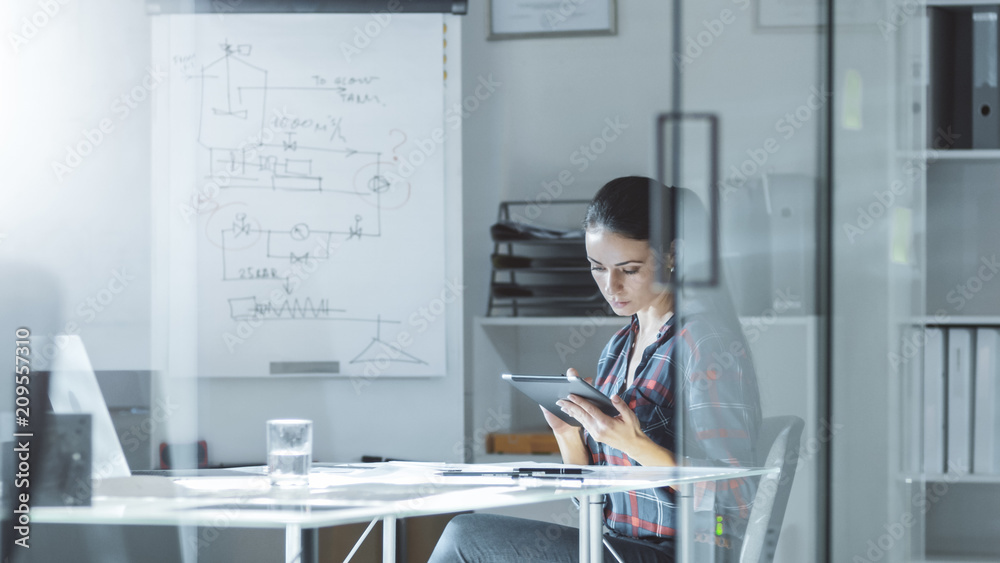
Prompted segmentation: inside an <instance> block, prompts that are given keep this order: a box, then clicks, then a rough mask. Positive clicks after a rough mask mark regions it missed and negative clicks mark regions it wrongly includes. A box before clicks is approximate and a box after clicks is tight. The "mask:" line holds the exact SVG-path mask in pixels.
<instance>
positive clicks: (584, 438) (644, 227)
mask: <svg viewBox="0 0 1000 563" xmlns="http://www.w3.org/2000/svg"><path fill="white" fill-rule="evenodd" d="M652 182H653V180H650V179H649V178H641V177H634V176H633V177H626V178H618V179H616V180H612V181H611V182H609V183H608V184H606V185H605V186H604V187H603V188H601V189H600V191H598V193H597V195H596V196H595V197H594V199H593V201H592V202H591V203H590V206H589V207H588V209H587V216H586V219H585V220H584V228H585V230H586V239H585V240H586V249H587V258H588V260H589V261H590V264H591V270H592V272H593V276H594V280H595V281H596V282H597V284H598V287H599V288H600V290H601V292H602V293H603V295H604V298H605V299H606V300H607V301H608V303H609V304H610V305H611V308H612V309H613V310H614V312H615V313H616V314H618V315H621V316H629V317H631V322H630V323H629V325H628V326H626V327H625V328H623V329H622V330H620V331H619V332H618V333H617V334H615V336H614V337H612V338H611V341H610V342H608V344H607V346H605V348H604V351H603V352H602V353H601V357H600V360H599V361H598V365H597V380H596V381H597V383H596V385H595V386H596V387H597V388H598V389H600V390H601V391H602V392H604V393H605V394H606V395H608V396H609V397H611V399H612V402H613V403H614V405H615V407H616V408H617V409H618V413H619V414H618V416H614V417H612V416H607V415H605V414H604V413H602V412H601V411H600V410H599V409H598V408H596V407H595V406H594V405H592V404H591V403H590V402H589V401H587V400H585V399H583V398H580V397H577V396H575V395H571V396H570V398H569V399H568V400H564V401H560V402H559V403H558V404H559V406H560V407H561V408H562V410H563V411H564V412H566V413H568V414H569V415H570V416H572V417H573V418H575V419H576V420H578V421H579V422H580V423H581V424H582V429H581V428H579V427H575V426H571V425H569V424H567V423H565V422H563V421H562V420H560V419H559V418H558V417H556V416H555V415H553V414H552V413H550V412H548V411H545V409H543V414H544V415H545V420H546V421H547V422H548V424H549V426H551V427H552V431H553V432H554V433H555V435H556V440H557V442H558V444H559V450H560V452H561V454H562V458H563V461H564V462H565V463H572V464H579V465H589V464H594V465H644V466H674V465H678V463H681V464H683V465H736V466H741V465H747V466H750V465H754V460H755V457H754V451H753V443H754V442H755V440H756V435H757V427H758V425H759V423H760V399H759V396H758V391H757V382H756V377H755V375H754V371H753V367H752V363H751V361H750V357H749V351H748V349H747V346H746V341H745V339H744V338H743V336H742V331H741V330H740V327H739V324H738V321H737V319H736V316H735V313H734V312H733V309H732V305H731V303H730V302H729V299H728V297H726V295H725V292H724V291H722V290H716V291H713V292H711V293H708V292H703V293H701V294H700V295H691V296H689V295H687V294H685V295H684V302H683V303H684V325H683V327H682V328H680V329H678V327H677V326H676V324H677V323H676V319H675V316H674V310H675V301H674V298H675V295H674V294H673V293H671V292H669V291H657V290H656V289H655V288H654V286H653V282H654V279H655V272H656V269H657V267H658V265H659V260H658V257H657V256H656V253H655V252H654V251H653V250H652V248H651V247H650V245H649V220H648V214H649V190H650V186H651V185H656V186H659V188H661V189H677V188H666V187H664V186H662V185H658V184H653V183H652ZM677 190H678V192H677V194H678V206H679V208H680V209H681V212H682V216H683V217H684V221H685V226H686V227H690V226H691V224H692V223H699V222H700V223H704V221H703V216H704V211H703V209H702V208H701V205H700V202H698V200H697V197H695V196H694V194H693V193H691V192H690V191H688V190H683V189H677ZM689 246H690V245H681V246H680V248H688V247H689ZM681 259H682V257H681V256H673V255H672V256H669V257H667V258H666V260H667V261H668V264H669V265H670V266H671V271H673V266H674V261H675V260H678V261H679V260H681ZM568 372H569V373H572V374H574V375H577V374H576V370H575V369H572V368H571V369H570V370H568ZM678 372H679V373H680V374H681V375H682V376H683V378H682V380H683V381H684V384H683V389H682V390H681V391H682V393H683V398H684V401H685V403H684V404H685V409H686V410H685V413H686V415H685V417H684V423H685V425H684V428H683V431H684V436H685V456H684V459H683V460H678V459H677V457H676V456H675V455H674V452H675V451H676V446H675V436H676V431H677V428H676V421H675V406H676V405H675V402H674V400H675V399H674V397H675V396H676V395H677V393H675V390H676V386H677V382H676V379H677V374H678ZM753 493H754V484H753V483H752V482H750V481H747V480H743V479H735V480H729V481H718V482H709V483H705V484H702V485H701V486H698V487H696V490H695V498H694V503H695V510H696V513H695V516H696V517H695V525H694V526H695V527H694V531H695V533H694V540H695V542H699V541H700V542H702V543H703V544H704V545H702V546H700V547H701V548H702V549H711V550H717V549H719V550H724V551H723V552H722V553H720V556H721V558H716V560H717V561H727V560H731V561H735V560H736V559H737V558H738V553H739V550H738V547H739V538H740V537H742V533H743V531H744V530H745V526H746V518H747V516H748V513H749V509H750V500H751V499H752V498H753ZM604 516H605V525H606V527H607V528H608V529H609V530H610V534H609V535H608V536H607V540H608V542H609V543H610V544H611V546H612V547H613V548H614V549H615V551H617V552H618V553H619V554H620V555H621V556H622V558H623V559H624V560H625V561H629V562H646V561H649V562H670V561H673V559H674V557H673V551H674V549H673V547H674V546H673V536H674V531H675V526H676V523H675V503H674V493H673V491H672V489H669V488H666V487H664V488H658V489H648V490H642V491H630V492H624V493H614V494H609V495H606V499H605V508H604ZM717 516H721V519H720V520H717V519H716V517H717ZM540 528H544V533H539V532H540ZM699 531H700V532H701V533H699ZM719 532H721V533H719ZM578 549H579V544H578V536H577V531H576V530H575V529H573V528H566V527H563V526H556V525H553V524H547V525H545V524H540V523H539V522H537V521H532V520H522V519H517V518H507V517H500V516H492V515H481V514H474V515H464V516H459V517H456V518H455V519H453V520H452V522H451V523H450V524H449V525H448V528H447V529H446V530H445V533H444V535H443V536H442V538H441V541H439V543H438V545H437V547H436V548H435V550H434V553H433V555H432V556H431V559H430V561H431V563H444V562H447V561H462V562H473V561H476V562H487V561H489V562H494V561H495V562H501V561H510V562H513V561H552V562H557V561H566V562H570V561H576V560H577V554H578V551H577V550H578ZM696 551H699V552H700V550H696ZM605 557H606V558H608V559H607V560H609V561H610V560H613V559H611V557H612V555H611V554H610V552H608V551H607V550H605Z"/></svg>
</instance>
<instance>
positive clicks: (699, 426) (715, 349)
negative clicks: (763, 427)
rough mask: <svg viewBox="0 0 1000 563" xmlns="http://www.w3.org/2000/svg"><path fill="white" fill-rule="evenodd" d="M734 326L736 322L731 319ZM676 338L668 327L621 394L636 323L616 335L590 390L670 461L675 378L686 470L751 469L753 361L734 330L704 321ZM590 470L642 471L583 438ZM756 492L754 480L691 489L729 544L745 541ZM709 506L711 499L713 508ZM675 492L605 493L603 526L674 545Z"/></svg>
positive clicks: (755, 417) (688, 321) (691, 320)
mask: <svg viewBox="0 0 1000 563" xmlns="http://www.w3.org/2000/svg"><path fill="white" fill-rule="evenodd" d="M733 320H734V322H736V321H735V319H733ZM684 321H685V322H684V325H683V328H682V329H681V330H680V331H679V333H678V331H677V328H676V326H675V317H671V318H670V319H669V320H668V321H667V322H666V323H664V325H663V326H662V327H661V329H660V332H659V333H658V334H657V338H656V342H655V343H653V344H651V345H650V346H649V347H647V348H646V349H645V350H644V351H643V352H642V355H641V359H639V360H638V361H639V365H638V366H637V368H636V370H635V380H634V382H633V384H632V386H631V387H629V388H627V389H626V388H625V383H626V380H627V374H628V371H627V370H628V367H627V366H628V354H629V350H630V349H631V347H632V342H633V341H634V340H635V338H636V337H637V335H638V332H639V321H638V319H637V317H635V316H634V315H633V316H632V322H631V323H630V324H629V325H628V326H626V327H624V328H622V329H621V330H620V331H618V333H617V334H615V336H614V337H612V339H611V341H610V342H608V344H607V346H605V348H604V351H603V352H602V353H601V358H600V360H599V361H598V364H597V379H596V381H597V383H596V387H597V388H598V389H600V390H601V391H602V392H604V393H605V394H606V395H608V396H611V394H612V393H615V394H617V395H619V396H621V397H622V399H624V400H625V403H626V404H628V406H629V408H631V409H632V410H633V411H634V412H635V414H636V416H637V417H638V419H639V423H640V424H641V425H642V430H643V432H645V433H646V435H647V436H649V437H650V438H651V439H652V440H653V441H654V442H655V443H657V444H659V445H660V446H662V447H664V448H666V449H667V450H670V451H671V452H676V451H677V450H676V447H675V438H676V422H675V413H676V409H675V395H676V392H677V390H676V385H677V384H676V380H675V377H676V375H675V374H676V372H677V370H680V373H681V374H682V375H683V376H684V379H683V380H684V382H685V383H684V388H683V390H682V391H683V393H685V397H684V398H685V402H686V405H687V406H686V416H685V418H686V420H685V421H684V422H685V426H684V429H685V430H684V432H685V434H684V436H685V444H686V448H685V450H686V451H685V456H684V459H683V460H678V462H679V463H682V464H684V465H700V466H705V465H709V466H720V465H729V466H753V465H755V464H754V459H755V456H754V443H755V442H756V439H757V428H758V427H759V425H760V418H761V415H760V397H759V393H758V389H757V380H756V377H755V374H754V370H753V365H752V362H751V360H750V354H749V352H748V350H747V349H746V347H745V342H746V341H745V339H743V337H742V334H741V333H735V332H734V330H740V327H739V325H738V324H737V325H736V326H735V327H725V326H719V323H713V322H709V320H708V319H707V318H705V317H702V316H697V315H696V316H691V317H686V318H685V319H684ZM584 439H585V440H586V444H587V447H588V449H589V451H590V455H591V460H592V463H594V464H596V465H639V463H638V462H636V461H634V460H633V459H631V458H630V457H629V456H628V455H627V454H625V453H624V452H622V451H620V450H617V449H615V448H612V447H609V446H608V445H606V444H602V443H600V442H597V441H596V440H594V439H593V437H591V436H590V435H589V433H586V432H584ZM755 489H756V484H755V482H754V480H747V479H732V480H726V481H712V482H707V483H705V484H703V485H702V486H701V487H699V488H697V489H696V492H695V497H696V498H695V504H696V505H698V504H699V503H701V504H704V501H705V500H706V499H705V498H699V497H702V496H703V495H706V494H707V495H709V496H708V497H707V501H708V502H709V503H710V504H709V510H713V511H714V512H712V513H711V515H712V523H713V524H714V523H715V518H714V515H716V514H717V515H721V516H723V519H724V520H723V526H724V527H725V529H726V531H727V534H726V535H730V534H732V535H733V536H734V537H737V538H739V537H742V533H743V530H745V527H746V519H747V517H748V515H749V511H750V505H751V503H752V500H753V495H754V492H755ZM713 496H714V499H713V498H712V497H713ZM675 512H676V511H675V498H674V492H673V491H672V490H670V489H668V488H666V487H663V488H657V489H646V490H639V491H629V492H623V493H612V494H609V495H607V496H606V497H605V508H604V517H605V524H606V525H607V527H608V528H609V529H610V530H612V531H613V532H615V533H617V534H620V535H623V536H629V537H633V538H643V539H650V540H657V539H662V538H663V537H672V536H674V535H675V527H676V523H675V518H676V515H675Z"/></svg>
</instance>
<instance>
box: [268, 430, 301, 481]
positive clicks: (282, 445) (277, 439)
mask: <svg viewBox="0 0 1000 563" xmlns="http://www.w3.org/2000/svg"><path fill="white" fill-rule="evenodd" d="M311 465H312V421H311V420H297V419H279V420H268V421H267V473H268V475H270V476H271V484H272V485H274V486H277V487H308V486H309V467H310V466H311Z"/></svg>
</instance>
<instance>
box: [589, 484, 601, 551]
mask: <svg viewBox="0 0 1000 563" xmlns="http://www.w3.org/2000/svg"><path fill="white" fill-rule="evenodd" d="M602 496H603V495H590V496H588V497H587V512H589V513H590V514H589V515H588V516H589V518H590V538H589V540H590V561H591V563H604V503H603V502H601V497H602Z"/></svg>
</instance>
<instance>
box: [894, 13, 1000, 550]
mask: <svg viewBox="0 0 1000 563" xmlns="http://www.w3.org/2000/svg"><path fill="white" fill-rule="evenodd" d="M998 14H1000V4H998V3H996V2H994V3H988V2H979V1H975V0H968V1H965V2H961V1H954V0H930V1H928V2H927V3H926V11H925V13H924V15H925V18H926V19H925V22H926V25H925V26H920V27H918V28H916V29H918V30H919V33H920V35H919V36H918V37H914V39H913V41H912V43H910V44H905V43H904V44H901V45H900V47H901V53H903V55H904V57H903V58H902V59H901V60H905V61H914V65H913V66H914V68H919V69H922V70H921V71H919V72H916V73H915V74H917V75H919V78H921V80H918V81H916V82H917V83H918V84H919V85H922V86H923V88H917V89H914V91H913V92H912V94H911V93H907V92H904V94H903V96H901V97H900V98H899V105H900V107H901V108H911V107H912V108H913V112H912V119H909V120H907V119H904V120H902V121H903V123H902V125H903V126H904V128H906V127H909V128H910V129H911V131H912V132H913V133H914V134H913V135H910V138H915V139H919V141H918V143H919V144H917V145H915V146H910V147H900V148H903V149H904V150H905V149H911V150H913V154H911V155H909V156H907V157H906V159H905V160H907V162H906V164H905V165H904V166H903V168H902V172H903V173H904V177H906V178H907V179H908V180H909V181H911V183H912V186H913V187H914V193H915V194H918V196H917V199H918V200H919V201H917V202H915V204H914V205H915V207H916V208H917V209H918V211H922V213H923V214H924V218H923V223H924V225H923V226H922V228H919V226H918V228H917V229H916V230H917V232H918V233H921V231H922V233H921V234H922V237H918V244H917V249H916V250H917V252H918V257H917V262H918V263H920V264H922V267H921V269H920V271H919V272H918V274H919V275H918V278H919V279H917V280H916V281H915V282H914V283H913V288H914V289H915V291H914V297H915V299H914V301H913V303H911V304H910V307H911V310H912V311H914V312H918V317H917V318H915V319H912V321H911V322H905V321H904V322H901V323H900V324H901V325H903V327H904V328H903V329H902V330H901V333H900V339H899V341H900V347H899V349H898V350H896V351H895V352H894V353H896V354H898V355H897V356H896V357H897V359H898V360H901V362H900V365H902V366H903V369H902V370H900V371H899V372H898V373H899V376H900V380H899V386H898V392H899V404H900V405H901V408H900V416H899V418H898V419H897V427H896V429H895V431H894V432H893V434H892V435H893V437H896V438H898V439H899V442H900V443H901V444H902V448H901V451H900V453H901V455H900V456H899V459H898V467H899V471H900V475H901V477H900V479H899V481H898V482H899V484H900V487H899V491H900V495H901V496H900V498H899V500H900V506H901V507H902V508H901V510H902V512H901V513H900V514H899V515H897V516H899V517H900V518H902V517H904V516H906V514H907V513H909V514H910V515H912V516H914V521H915V523H914V524H913V526H914V527H915V529H916V530H917V531H919V532H920V533H914V534H913V536H912V538H913V539H912V543H911V544H910V545H909V550H910V553H909V558H908V559H909V560H915V561H934V562H952V561H965V562H969V561H974V562H985V561H997V560H998V559H1000V547H998V546H997V545H996V542H995V541H994V536H995V533H996V530H998V529H1000V517H998V516H997V514H996V510H995V507H996V506H997V503H998V502H1000V471H996V472H979V471H976V470H975V468H974V467H972V464H973V463H974V460H975V458H976V455H977V453H979V454H980V455H982V452H981V451H978V452H977V447H976V441H975V435H976V427H977V416H978V415H980V414H982V413H981V412H977V407H976V405H977V404H979V403H977V401H976V396H977V394H981V393H985V392H987V387H989V385H995V384H996V383H997V382H996V381H995V380H996V375H995V370H994V371H993V375H990V376H989V379H988V380H986V381H985V382H980V383H978V384H977V377H978V375H977V374H976V369H977V364H978V362H977V361H978V360H980V359H982V358H981V357H982V356H984V355H993V356H994V357H995V355H996V354H997V353H998V352H1000V350H996V349H991V348H990V347H983V346H980V345H979V344H980V342H978V340H977V334H978V331H979V330H980V329H988V328H997V327H1000V275H998V274H1000V272H998V271H997V270H998V269H1000V268H998V267H997V264H998V263H997V259H998V258H1000V224H998V222H997V221H996V215H997V213H1000V121H997V117H998V116H1000V113H998V112H1000V107H998V106H1000V89H998V84H997V71H998V64H1000V63H998V45H997V37H998V36H1000V24H998V21H997V15H998ZM990 69H992V70H990ZM984 71H985V72H986V74H987V75H989V74H990V72H992V78H990V77H989V76H986V78H985V79H984V76H983V72H984ZM989 83H992V86H989ZM982 87H986V88H987V89H986V90H985V91H984V90H983V89H982ZM990 89H992V90H990ZM906 95H912V96H913V98H914V99H905V96H906ZM984 96H985V97H984ZM991 97H992V99H991ZM906 133H907V132H906V131H905V130H901V131H900V138H904V137H906V136H907V135H906ZM928 330H931V331H933V333H934V334H936V335H938V336H940V337H941V339H942V342H937V339H936V337H935V338H932V339H930V340H928V339H927V338H926V336H925V335H927V334H928ZM937 348H940V349H937ZM966 350H967V351H966ZM963 356H964V357H963ZM963 362H964V364H965V365H964V368H965V369H969V370H971V376H970V375H968V372H963V371H962V369H963ZM956 370H958V371H956ZM963 373H965V375H962V374H963ZM963 378H966V379H964V383H963ZM963 385H968V388H967V389H963V387H962V386H963ZM938 391H940V393H941V394H942V395H943V397H940V398H938V397H937V393H938ZM956 401H958V402H957V403H956ZM980 408H981V407H980ZM937 411H940V413H938V412H937ZM929 416H930V417H932V418H933V417H937V418H933V420H934V422H932V423H931V424H928V423H927V421H928V419H929ZM938 424H940V426H938ZM938 431H940V435H938V434H937V432H938ZM980 432H982V430H980ZM938 447H940V448H941V451H940V452H937V453H936V454H935V450H936V449H937V448H938ZM966 450H968V454H966V453H965V451H966ZM935 455H937V456H939V457H942V458H943V460H944V462H945V463H944V466H943V467H941V468H940V469H938V468H937V467H936V465H937V464H936V458H935V457H934V456H935ZM956 455H958V457H959V458H961V459H964V460H966V463H965V465H968V466H969V467H968V468H966V469H965V470H961V469H959V470H956V469H955V465H954V464H951V465H948V463H949V458H951V459H950V461H952V462H953V461H954V459H955V456H956ZM900 521H901V520H900Z"/></svg>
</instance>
